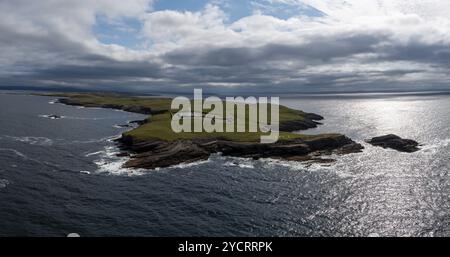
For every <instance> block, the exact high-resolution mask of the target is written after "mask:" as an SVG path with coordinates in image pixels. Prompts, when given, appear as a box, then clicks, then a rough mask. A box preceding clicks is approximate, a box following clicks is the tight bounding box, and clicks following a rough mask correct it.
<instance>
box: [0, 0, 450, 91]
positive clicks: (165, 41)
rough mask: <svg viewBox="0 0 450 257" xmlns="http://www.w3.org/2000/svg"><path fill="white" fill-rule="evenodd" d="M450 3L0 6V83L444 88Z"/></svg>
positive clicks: (93, 0) (366, 0)
mask: <svg viewBox="0 0 450 257" xmlns="http://www.w3.org/2000/svg"><path fill="white" fill-rule="evenodd" d="M448 13H450V1H448V0H248V1H245V0H127V1H123V0H39V1H29V0H1V1H0V86H36V87H56V88H71V87H76V88H83V89H96V90H105V89H109V90H127V91H133V90H138V91H145V92H149V93H151V92H156V91H170V92H176V91H186V92H187V91H190V90H191V89H192V88H195V87H202V88H204V89H205V90H215V91H217V92H228V91H230V90H231V91H246V92H274V93H280V92H283V93H286V92H318V91H377V90H437V89H449V90H450V86H449V84H448V83H449V81H450V78H449V77H450V75H449V74H450V72H449V71H450V70H449V69H450V18H449V17H450V16H449V15H448Z"/></svg>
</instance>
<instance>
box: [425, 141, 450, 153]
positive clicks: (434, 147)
mask: <svg viewBox="0 0 450 257" xmlns="http://www.w3.org/2000/svg"><path fill="white" fill-rule="evenodd" d="M449 145H450V138H446V139H443V140H442V139H436V140H434V141H432V142H431V143H430V144H426V145H424V146H422V147H421V148H422V151H423V152H425V153H436V152H437V151H438V150H439V149H440V148H445V147H448V146H449Z"/></svg>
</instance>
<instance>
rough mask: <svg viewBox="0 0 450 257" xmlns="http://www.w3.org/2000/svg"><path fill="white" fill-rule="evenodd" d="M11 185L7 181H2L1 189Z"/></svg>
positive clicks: (0, 181)
mask: <svg viewBox="0 0 450 257" xmlns="http://www.w3.org/2000/svg"><path fill="white" fill-rule="evenodd" d="M8 185H9V181H8V180H7V179H0V189H2V188H6V187H7V186H8Z"/></svg>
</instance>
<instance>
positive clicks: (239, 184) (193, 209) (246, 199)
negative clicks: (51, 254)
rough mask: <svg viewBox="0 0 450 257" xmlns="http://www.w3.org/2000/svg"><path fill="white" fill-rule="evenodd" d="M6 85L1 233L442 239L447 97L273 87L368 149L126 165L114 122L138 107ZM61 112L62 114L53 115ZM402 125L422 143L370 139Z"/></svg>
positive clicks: (447, 213)
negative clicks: (300, 157) (322, 159)
mask: <svg viewBox="0 0 450 257" xmlns="http://www.w3.org/2000/svg"><path fill="white" fill-rule="evenodd" d="M54 100H55V99H54V98H52V97H43V96H30V95H21V94H10V93H0V236H66V235H67V234H69V233H78V234H80V235H81V236H375V237H376V236H450V177H449V171H450V126H449V125H450V115H449V110H450V96H449V95H446V94H430V95H420V94H405V95H389V94H347V95H326V96H324V95H307V96H304V95H303V96H302V95H294V96H284V97H281V103H282V104H284V105H287V106H289V107H292V108H296V109H301V110H304V111H307V112H314V113H317V114H320V115H322V116H324V117H325V120H324V121H323V123H324V124H323V125H322V126H320V127H319V128H317V129H312V130H307V131H304V132H302V133H308V134H315V133H334V132H338V133H343V134H346V135H347V136H349V137H351V138H352V139H354V140H355V141H357V142H359V143H361V144H363V145H364V146H365V148H366V149H365V150H364V152H363V153H358V154H350V155H345V156H333V157H334V158H335V159H336V162H335V163H333V164H326V165H324V164H305V163H294V162H284V161H276V160H257V161H255V160H250V159H239V158H230V157H223V156H220V155H213V156H211V158H210V159H209V160H208V161H204V162H199V163H194V164H188V165H179V166H176V167H171V168H166V169H158V170H151V171H148V170H129V169H123V168H121V165H122V164H123V163H124V162H125V161H126V158H124V157H117V156H116V154H117V153H118V150H117V148H116V146H115V143H114V141H113V140H114V139H115V138H117V137H118V136H120V134H121V133H122V132H124V131H126V130H127V129H130V128H123V127H121V126H119V125H122V124H127V122H128V121H131V120H139V119H144V118H145V116H144V115H139V114H133V113H126V112H123V111H117V110H110V109H96V108H80V107H73V106H65V105H61V104H57V103H55V102H54ZM49 115H59V116H61V119H51V117H49ZM389 133H393V134H397V135H399V136H402V137H405V138H411V139H414V140H417V141H419V142H420V143H422V144H423V145H422V146H421V148H422V150H421V151H419V152H416V153H412V154H408V153H400V152H396V151H394V150H386V149H382V148H376V147H372V146H370V145H368V144H366V143H365V142H364V140H365V139H369V138H371V137H374V136H379V135H384V134H389Z"/></svg>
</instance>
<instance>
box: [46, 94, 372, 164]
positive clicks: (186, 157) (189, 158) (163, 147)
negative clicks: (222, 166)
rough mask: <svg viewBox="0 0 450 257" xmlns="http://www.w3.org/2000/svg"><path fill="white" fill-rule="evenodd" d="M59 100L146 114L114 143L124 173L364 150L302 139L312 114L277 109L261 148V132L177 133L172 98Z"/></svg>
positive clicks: (337, 141)
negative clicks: (225, 159)
mask: <svg viewBox="0 0 450 257" xmlns="http://www.w3.org/2000/svg"><path fill="white" fill-rule="evenodd" d="M47 96H54V97H59V98H60V99H58V102H59V103H63V104H67V105H74V106H84V107H101V108H112V109H119V110H123V111H127V112H134V113H140V114H146V115H149V117H148V118H147V119H145V120H143V121H134V123H136V124H138V127H137V128H134V129H132V130H130V131H128V132H125V133H123V134H122V137H121V138H119V139H118V140H117V143H118V146H119V147H120V149H121V150H122V151H123V152H124V153H122V154H121V155H122V156H130V160H129V161H127V162H126V163H125V165H124V167H126V168H142V169H155V168H164V167H169V166H173V165H178V164H182V163H192V162H197V161H202V160H207V159H208V158H209V157H210V155H211V154H214V153H221V154H222V155H224V156H233V157H243V158H253V159H260V158H273V159H281V160H288V161H319V162H320V161H323V162H329V161H330V159H323V158H321V157H322V156H325V155H331V154H349V153H357V152H360V151H361V150H362V149H363V147H362V146H361V145H360V144H358V143H356V142H354V141H353V140H351V139H350V138H348V137H346V136H345V135H341V134H321V135H303V134H299V133H295V132H297V131H301V130H306V129H309V128H315V127H317V126H318V125H320V124H321V123H319V121H320V120H323V117H322V116H320V115H317V114H313V113H306V112H303V111H299V110H294V109H291V108H288V107H286V106H282V105H280V106H279V110H280V124H279V125H280V126H279V130H280V136H279V141H278V142H276V143H272V144H261V143H260V142H259V139H260V136H261V135H262V134H264V133H263V132H254V133H253V132H244V133H238V132H233V133H230V132H214V133H206V132H200V133H194V132H189V133H187V132H182V133H175V132H173V131H172V129H171V117H172V115H173V112H172V111H174V110H171V101H172V99H170V98H157V97H133V96H123V95H119V94H109V93H108V94H106V93H64V94H47Z"/></svg>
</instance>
